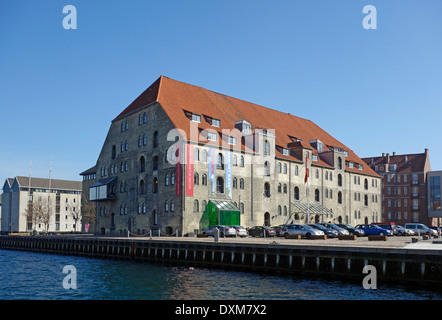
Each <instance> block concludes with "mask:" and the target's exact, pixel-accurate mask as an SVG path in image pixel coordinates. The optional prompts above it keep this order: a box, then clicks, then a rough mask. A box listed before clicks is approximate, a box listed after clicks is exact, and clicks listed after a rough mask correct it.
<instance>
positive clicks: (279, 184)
mask: <svg viewBox="0 0 442 320" xmlns="http://www.w3.org/2000/svg"><path fill="white" fill-rule="evenodd" d="M281 192H282V184H281V183H278V193H281Z"/></svg>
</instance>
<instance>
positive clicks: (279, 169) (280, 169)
mask: <svg viewBox="0 0 442 320" xmlns="http://www.w3.org/2000/svg"><path fill="white" fill-rule="evenodd" d="M281 172H282V167H281V162H278V173H281Z"/></svg>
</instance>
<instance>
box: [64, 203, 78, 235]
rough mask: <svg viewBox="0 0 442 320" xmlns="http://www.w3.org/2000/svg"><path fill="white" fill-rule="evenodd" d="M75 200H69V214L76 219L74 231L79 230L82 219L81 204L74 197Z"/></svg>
mask: <svg viewBox="0 0 442 320" xmlns="http://www.w3.org/2000/svg"><path fill="white" fill-rule="evenodd" d="M73 200H74V201H75V202H72V203H71V202H68V204H67V209H68V214H69V215H70V216H71V217H72V219H74V221H75V223H74V231H77V225H78V221H80V219H81V204H80V202H79V201H76V199H73Z"/></svg>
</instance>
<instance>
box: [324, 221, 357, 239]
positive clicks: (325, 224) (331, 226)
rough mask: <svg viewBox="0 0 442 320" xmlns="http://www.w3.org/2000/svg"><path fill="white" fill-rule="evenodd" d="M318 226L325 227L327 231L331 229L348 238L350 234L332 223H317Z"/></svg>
mask: <svg viewBox="0 0 442 320" xmlns="http://www.w3.org/2000/svg"><path fill="white" fill-rule="evenodd" d="M318 224H319V225H321V226H324V227H326V228H327V229H332V230H336V231H338V233H339V235H343V236H348V235H349V234H350V232H348V230H345V229H344V228H341V227H338V226H337V225H335V224H334V223H318Z"/></svg>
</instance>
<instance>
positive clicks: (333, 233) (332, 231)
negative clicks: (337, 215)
mask: <svg viewBox="0 0 442 320" xmlns="http://www.w3.org/2000/svg"><path fill="white" fill-rule="evenodd" d="M309 226H310V227H312V228H314V229H318V230H321V231H322V232H324V233H325V235H326V236H327V238H337V237H338V236H339V232H338V230H335V229H328V228H326V227H324V226H321V225H320V224H309Z"/></svg>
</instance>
